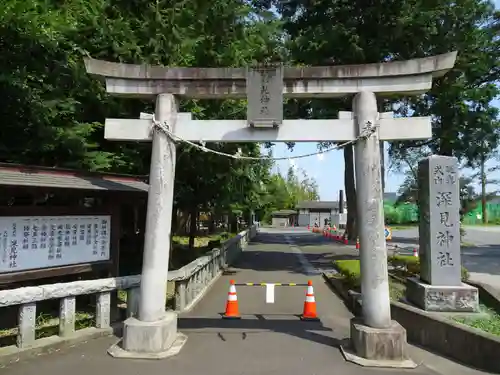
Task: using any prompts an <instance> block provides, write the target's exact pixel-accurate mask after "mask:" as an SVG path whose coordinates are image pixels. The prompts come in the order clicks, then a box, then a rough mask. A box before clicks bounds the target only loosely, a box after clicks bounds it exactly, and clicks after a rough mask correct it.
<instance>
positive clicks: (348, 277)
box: [333, 255, 469, 288]
mask: <svg viewBox="0 0 500 375" xmlns="http://www.w3.org/2000/svg"><path fill="white" fill-rule="evenodd" d="M333 263H334V265H335V266H336V268H337V269H338V270H339V272H340V274H341V275H342V276H343V277H344V279H345V281H346V282H347V283H349V285H351V286H352V287H353V288H356V287H359V286H360V283H361V278H360V274H361V269H360V263H359V260H358V259H346V260H336V261H334V262H333ZM387 263H389V264H390V265H392V266H394V267H395V268H400V269H401V270H402V272H403V273H404V274H403V276H404V277H410V276H418V275H419V274H420V258H418V257H414V256H411V255H394V256H390V257H388V258H387ZM468 279H469V272H468V271H467V269H466V268H465V267H462V280H463V281H467V280H468Z"/></svg>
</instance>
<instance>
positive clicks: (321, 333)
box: [0, 229, 481, 375]
mask: <svg viewBox="0 0 500 375" xmlns="http://www.w3.org/2000/svg"><path fill="white" fill-rule="evenodd" d="M261 231H262V233H260V234H259V235H258V236H257V238H256V239H255V241H254V242H253V243H252V244H251V245H250V246H249V247H248V249H247V250H246V251H245V252H244V253H243V255H242V257H241V258H240V260H239V262H238V264H236V265H235V266H234V267H232V268H231V269H230V270H228V272H227V274H226V275H224V276H222V277H221V278H220V279H219V280H218V281H217V282H216V283H215V284H214V286H213V287H212V288H211V289H210V290H209V291H208V293H207V294H206V296H205V297H204V298H203V299H202V300H201V301H200V302H199V303H198V305H197V306H195V308H194V309H193V310H192V311H191V312H189V313H186V314H183V315H182V316H181V319H180V320H179V328H180V330H181V331H182V332H184V333H186V334H187V335H188V337H189V338H188V342H187V344H186V346H185V347H184V348H183V350H182V352H181V353H180V354H179V355H178V356H176V357H173V358H170V359H166V360H159V361H155V360H152V361H151V360H150V361H146V360H126V359H114V358H111V357H110V356H108V355H107V354H106V349H107V348H108V347H109V345H111V344H112V343H114V342H115V341H116V338H109V337H108V338H101V339H96V340H93V341H89V342H88V343H84V344H80V345H77V346H74V347H71V348H67V349H65V350H61V351H60V352H57V353H53V354H48V355H44V356H40V357H38V358H34V359H31V360H26V361H23V362H20V363H17V364H14V365H11V366H9V367H7V368H4V369H1V370H0V371H1V374H2V375H32V374H33V375H35V374H36V375H67V374H71V375H89V374H96V375H98V374H109V375H114V374H120V375H140V374H148V375H160V374H161V375H164V374H175V375H199V374H205V375H235V374H241V375H247V374H248V375H250V374H265V375H289V374H304V375H306V374H307V375H309V374H310V375H312V374H314V375H323V374H324V375H326V374H328V375H330V374H343V375H363V374H376V373H380V374H383V373H392V374H398V375H399V374H406V373H413V374H427V375H433V374H450V373H453V374H454V375H462V374H480V373H481V372H479V371H476V370H472V369H469V368H467V367H464V366H461V365H458V364H455V363H453V362H451V361H449V360H446V359H444V358H441V357H438V356H435V355H433V354H430V353H428V352H426V351H424V350H421V349H417V348H414V347H412V348H411V356H412V359H413V360H415V361H416V362H417V363H421V362H423V364H421V365H420V366H419V367H418V368H416V369H414V370H388V369H368V368H363V367H359V366H356V365H354V364H351V363H347V362H345V361H344V359H343V357H342V355H341V353H340V351H339V349H338V345H339V343H340V342H342V341H343V340H345V339H346V338H347V337H348V334H349V319H350V317H351V314H350V313H349V311H348V310H347V309H346V308H345V306H344V305H343V303H342V302H341V301H340V300H339V299H338V297H336V295H335V294H334V293H333V292H332V291H331V290H330V289H329V288H328V286H327V285H326V284H325V282H324V281H323V279H322V277H321V274H320V273H319V272H318V271H317V270H315V269H319V270H321V269H327V268H331V260H332V257H334V256H335V254H340V252H342V251H344V250H342V246H339V245H335V244H333V243H332V242H331V241H328V240H325V239H323V238H322V237H321V236H320V235H314V234H311V233H308V232H306V231H305V230H300V229H289V232H288V233H286V232H284V231H281V230H272V229H262V230H261ZM292 243H293V244H295V245H293V244H292ZM230 279H234V280H236V282H242V283H244V282H283V283H285V282H287V283H290V282H296V283H306V282H307V280H309V279H310V280H312V281H313V285H314V287H315V295H316V301H317V304H318V312H319V315H320V317H321V321H320V322H302V321H300V320H299V318H298V316H297V315H299V314H300V313H301V312H302V307H303V303H304V298H305V287H285V286H283V287H280V286H277V287H276V291H275V303H274V304H266V303H265V287H237V292H238V300H239V307H240V312H241V313H242V315H243V317H242V319H241V320H236V321H226V320H222V319H221V318H220V313H222V312H223V310H224V307H225V302H226V298H227V292H228V285H229V280H230Z"/></svg>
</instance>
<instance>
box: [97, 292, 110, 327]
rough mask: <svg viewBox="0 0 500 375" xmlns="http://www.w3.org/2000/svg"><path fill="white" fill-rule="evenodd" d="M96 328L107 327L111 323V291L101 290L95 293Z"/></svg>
mask: <svg viewBox="0 0 500 375" xmlns="http://www.w3.org/2000/svg"><path fill="white" fill-rule="evenodd" d="M95 316H96V319H95V320H96V324H95V325H96V328H108V327H109V326H110V324H111V293H110V292H103V293H99V294H98V295H97V304H96V315H95Z"/></svg>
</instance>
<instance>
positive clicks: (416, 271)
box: [387, 255, 469, 281]
mask: <svg viewBox="0 0 500 375" xmlns="http://www.w3.org/2000/svg"><path fill="white" fill-rule="evenodd" d="M387 262H388V263H389V264H391V265H392V266H394V267H401V268H406V272H407V273H408V276H415V275H420V258H419V257H414V256H413V255H393V256H390V257H388V258H387ZM467 280H469V271H467V269H466V268H465V267H462V281H467Z"/></svg>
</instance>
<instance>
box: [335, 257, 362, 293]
mask: <svg viewBox="0 0 500 375" xmlns="http://www.w3.org/2000/svg"><path fill="white" fill-rule="evenodd" d="M333 263H334V264H335V266H336V267H337V269H338V270H339V272H340V274H341V275H342V276H343V277H344V280H345V282H346V283H347V284H348V285H349V286H350V287H351V288H359V286H360V285H361V278H360V274H361V269H360V265H359V260H357V259H346V260H336V261H334V262H333Z"/></svg>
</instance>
